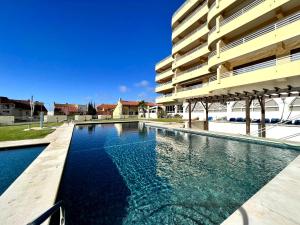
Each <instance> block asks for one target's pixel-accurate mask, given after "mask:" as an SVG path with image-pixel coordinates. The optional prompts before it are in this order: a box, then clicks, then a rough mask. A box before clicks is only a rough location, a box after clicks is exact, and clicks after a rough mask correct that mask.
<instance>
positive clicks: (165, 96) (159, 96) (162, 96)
mask: <svg viewBox="0 0 300 225" xmlns="http://www.w3.org/2000/svg"><path fill="white" fill-rule="evenodd" d="M172 95H173V93H169V94H165V95H158V96H157V97H156V99H160V98H167V97H171V96H172Z"/></svg>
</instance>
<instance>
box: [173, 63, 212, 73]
mask: <svg viewBox="0 0 300 225" xmlns="http://www.w3.org/2000/svg"><path fill="white" fill-rule="evenodd" d="M206 65H207V62H205V63H202V64H200V65H197V66H194V67H192V68H189V69H187V70H184V71H181V72H179V73H178V74H177V76H180V75H182V74H186V73H189V72H192V71H195V70H198V69H200V68H202V67H203V66H206Z"/></svg>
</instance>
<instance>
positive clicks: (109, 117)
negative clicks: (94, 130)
mask: <svg viewBox="0 0 300 225" xmlns="http://www.w3.org/2000/svg"><path fill="white" fill-rule="evenodd" d="M111 118H112V116H111V115H98V120H107V119H111Z"/></svg>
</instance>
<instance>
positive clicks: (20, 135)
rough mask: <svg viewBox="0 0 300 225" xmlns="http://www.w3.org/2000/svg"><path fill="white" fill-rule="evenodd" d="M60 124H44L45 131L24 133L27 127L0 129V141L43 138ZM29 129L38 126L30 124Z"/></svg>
mask: <svg viewBox="0 0 300 225" xmlns="http://www.w3.org/2000/svg"><path fill="white" fill-rule="evenodd" d="M60 125H62V123H48V124H47V123H45V126H44V127H46V129H43V130H30V131H24V130H25V129H27V128H28V125H12V126H2V127H0V141H17V140H25V139H37V138H43V137H45V136H47V135H48V134H50V133H52V132H53V131H54V130H55V129H54V128H52V127H53V126H60ZM31 127H39V124H32V125H31Z"/></svg>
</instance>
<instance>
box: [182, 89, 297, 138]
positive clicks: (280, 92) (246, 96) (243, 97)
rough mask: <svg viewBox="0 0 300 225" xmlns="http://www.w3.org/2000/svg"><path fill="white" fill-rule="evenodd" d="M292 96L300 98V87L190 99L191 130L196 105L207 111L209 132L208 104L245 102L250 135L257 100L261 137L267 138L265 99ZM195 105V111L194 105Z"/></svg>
mask: <svg viewBox="0 0 300 225" xmlns="http://www.w3.org/2000/svg"><path fill="white" fill-rule="evenodd" d="M292 96H300V87H292V86H290V85H288V86H287V87H286V88H284V89H282V88H278V87H274V88H273V89H271V90H270V89H263V90H261V91H258V90H252V91H251V92H249V91H244V92H243V93H240V92H235V93H228V94H225V95H213V96H206V97H198V98H190V99H187V101H188V103H189V105H188V111H189V122H188V124H189V128H192V111H193V110H194V108H195V106H196V104H197V103H198V102H200V103H201V104H202V105H203V107H204V110H205V124H204V130H208V110H209V109H208V108H209V107H208V104H209V103H215V102H221V103H225V102H230V101H245V103H246V104H245V105H246V108H245V114H246V115H245V116H246V134H247V135H250V123H251V118H250V105H251V103H252V101H253V100H254V99H257V100H258V102H259V104H260V108H261V120H260V127H261V129H260V136H261V137H266V123H265V115H266V107H265V99H266V98H280V97H292ZM193 103H194V106H193V109H192V104H193Z"/></svg>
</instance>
